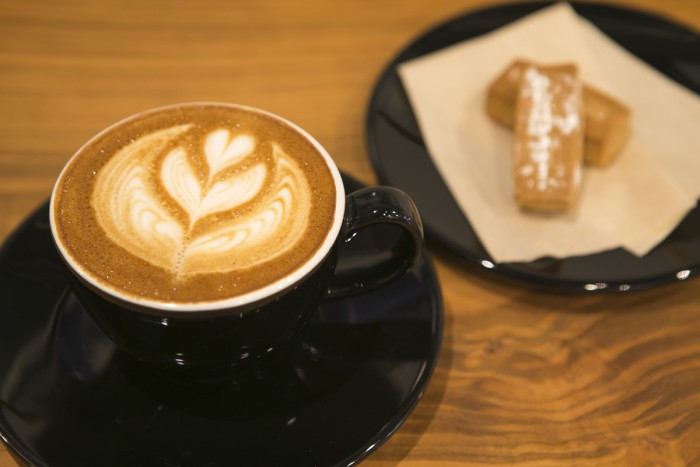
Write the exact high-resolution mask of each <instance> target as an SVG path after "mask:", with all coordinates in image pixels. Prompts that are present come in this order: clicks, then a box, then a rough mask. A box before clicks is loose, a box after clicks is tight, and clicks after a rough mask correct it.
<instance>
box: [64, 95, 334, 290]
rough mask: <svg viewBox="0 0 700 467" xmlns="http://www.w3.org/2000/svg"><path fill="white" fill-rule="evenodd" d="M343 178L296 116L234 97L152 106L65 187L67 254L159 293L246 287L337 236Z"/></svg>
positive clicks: (128, 286) (75, 167)
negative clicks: (291, 119)
mask: <svg viewBox="0 0 700 467" xmlns="http://www.w3.org/2000/svg"><path fill="white" fill-rule="evenodd" d="M336 196H338V195H337V194H336V186H335V182H334V178H333V175H332V173H331V171H330V169H329V167H328V163H327V162H326V159H325V158H324V156H323V155H322V154H321V153H320V151H319V149H318V148H317V147H316V146H315V145H314V144H313V143H312V142H310V141H309V139H308V138H307V137H306V136H304V135H303V134H301V133H300V132H299V131H298V130H297V129H295V128H292V127H291V126H290V125H289V124H287V123H286V122H284V121H282V120H279V119H277V118H274V117H272V116H270V115H268V114H266V113H263V112H259V111H255V110H253V109H247V108H243V107H236V106H227V105H215V104H206V105H181V106H173V107H168V108H163V109H157V110H155V111H150V112H146V113H143V114H140V115H138V116H136V117H132V118H130V119H127V120H125V121H122V122H120V123H118V124H117V125H115V126H112V127H110V128H109V129H108V130H106V131H104V132H102V133H101V134H99V135H98V136H96V137H95V138H93V139H92V140H91V141H89V142H88V143H87V144H86V145H85V146H84V147H82V148H81V149H80V150H79V151H78V153H77V154H76V155H75V156H74V157H73V158H72V159H71V161H70V162H69V163H68V165H67V166H66V168H65V169H64V171H63V173H62V174H61V177H60V178H59V180H58V182H57V186H56V189H55V190H54V199H53V203H52V209H53V213H52V214H53V218H54V221H53V222H54V229H55V232H56V236H57V238H58V241H59V242H60V243H61V244H62V247H63V249H64V255H67V256H69V257H70V259H72V261H73V262H74V263H75V264H77V265H78V266H79V268H80V269H82V273H83V274H84V275H88V276H89V278H90V279H91V280H93V281H94V282H96V283H97V284H100V286H101V287H103V288H106V289H108V290H116V291H118V293H120V294H122V295H125V296H127V297H131V298H133V299H134V300H139V299H147V300H151V301H160V302H164V303H166V302H174V303H196V302H202V301H204V302H207V301H216V300H221V299H227V298H230V297H236V296H240V295H243V294H247V293H249V292H251V291H255V290H257V289H261V288H263V287H266V286H268V285H269V284H272V283H275V282H276V281H279V280H280V279H282V278H284V277H286V276H288V275H289V274H291V273H293V272H294V271H295V270H297V269H298V268H300V267H301V266H302V265H304V264H306V263H307V262H308V261H310V259H311V258H312V257H313V256H314V254H315V253H317V251H318V249H319V248H320V247H321V245H322V244H323V243H324V241H326V238H327V236H328V235H329V232H330V230H331V226H332V224H333V222H334V218H335V216H336Z"/></svg>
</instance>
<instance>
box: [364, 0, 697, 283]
mask: <svg viewBox="0 0 700 467" xmlns="http://www.w3.org/2000/svg"><path fill="white" fill-rule="evenodd" d="M547 5H551V2H537V3H518V4H508V5H502V6H497V7H494V8H487V9H483V10H476V11H472V12H469V13H467V14H465V15H463V16H459V17H457V18H454V19H451V20H449V21H446V22H444V23H442V24H439V25H437V26H436V27H434V28H433V29H431V30H430V31H427V32H425V33H424V34H422V35H420V36H419V37H418V38H416V39H415V40H414V41H412V42H411V43H410V44H408V45H407V46H406V47H405V48H404V49H403V50H402V51H400V52H399V53H398V54H397V55H396V57H395V58H394V59H393V60H392V61H391V63H389V65H388V66H387V68H386V70H385V71H384V72H383V73H382V75H381V76H380V78H379V80H378V82H377V84H376V86H375V88H374V92H373V94H372V98H371V101H370V103H369V108H368V111H367V121H366V125H367V127H366V128H367V130H366V135H367V147H368V152H369V155H370V159H371V161H372V164H373V166H374V169H375V171H376V172H377V175H378V177H379V179H380V180H381V182H382V183H384V184H386V185H392V186H396V187H398V188H401V189H402V190H404V191H406V192H407V193H408V194H409V195H411V197H412V198H413V200H414V201H415V202H416V205H417V206H418V209H419V211H420V212H421V214H422V219H423V225H424V226H425V230H426V234H427V235H428V237H429V239H431V240H433V241H435V242H436V243H437V244H439V245H441V246H443V247H445V248H446V249H447V250H449V251H450V252H451V253H453V254H455V255H456V256H458V257H460V258H462V259H464V260H466V262H467V263H468V264H471V265H475V266H476V267H477V268H479V269H480V270H483V271H486V272H488V273H492V272H495V273H500V274H504V275H506V276H510V277H514V278H517V279H520V280H523V281H526V282H528V283H530V284H536V285H540V286H545V287H547V288H553V289H555V290H567V291H581V292H601V291H605V292H610V291H614V292H626V291H632V290H639V289H643V288H647V287H651V286H657V285H660V284H665V283H669V282H677V281H679V280H685V279H687V278H689V277H691V276H693V275H696V273H697V272H698V269H699V268H700V209H698V207H696V208H695V209H693V210H692V211H691V212H690V213H689V214H688V215H687V217H686V218H685V220H684V221H683V222H682V223H681V224H680V225H679V226H678V227H677V228H676V230H675V231H674V232H673V233H672V234H671V235H670V236H669V237H668V238H667V239H666V240H665V241H664V242H663V243H661V244H660V245H658V246H657V248H655V249H654V250H653V251H652V252H650V253H649V254H647V255H646V256H645V257H643V258H638V257H636V256H634V255H632V254H630V253H628V252H627V251H626V250H623V249H621V248H618V249H614V250H608V251H605V252H602V253H599V254H592V255H586V256H580V257H571V258H564V259H555V258H542V259H540V260H537V261H532V262H521V263H499V264H497V263H496V262H495V261H493V259H492V258H491V257H490V256H489V255H488V253H487V252H486V250H485V249H484V247H483V245H482V244H481V242H480V240H479V238H478V237H477V235H476V233H475V232H474V230H473V229H472V228H471V226H470V224H469V220H468V219H466V217H465V216H464V214H463V213H462V211H461V209H460V208H459V206H458V205H457V203H456V202H455V200H454V198H453V197H452V195H451V193H450V192H449V190H448V188H447V187H446V186H445V183H444V182H443V180H442V178H441V177H440V174H439V173H438V171H437V169H436V168H435V166H434V165H433V162H432V160H431V158H430V156H429V154H428V152H427V150H426V148H425V144H424V142H423V138H422V136H421V134H420V130H419V128H418V124H417V122H416V119H415V116H414V115H413V111H412V110H411V106H410V103H409V101H408V97H407V96H406V93H405V92H404V89H403V86H402V84H401V80H400V78H399V76H398V74H397V72H396V69H397V66H398V64H399V63H401V62H404V61H407V60H410V59H413V58H416V57H419V56H421V55H425V54H428V53H430V52H433V51H436V50H439V49H442V48H444V47H447V46H449V45H452V44H455V43H457V42H461V41H463V40H467V39H471V38H473V37H477V36H479V35H482V34H485V33H487V32H490V31H493V30H495V29H497V28H499V27H501V26H504V25H506V24H508V23H510V22H512V21H515V20H517V19H520V18H522V17H523V16H525V15H527V14H530V13H533V12H535V11H537V10H538V9H541V8H543V7H545V6H547ZM572 5H573V7H574V8H575V9H576V11H577V13H578V14H580V15H581V16H583V17H585V18H587V19H588V20H590V21H592V22H593V23H594V24H595V25H596V26H598V27H599V28H600V29H601V30H602V31H603V32H604V33H605V34H607V35H608V36H610V37H611V38H612V39H614V40H615V41H617V42H618V43H620V44H621V45H622V46H623V47H625V48H626V49H627V50H628V51H630V52H631V53H633V54H635V55H637V56H638V57H639V58H641V59H642V60H644V61H645V62H647V63H648V64H649V65H651V66H653V67H655V68H656V69H658V70H660V71H661V72H662V73H664V74H666V75H667V76H668V77H670V78H671V79H674V80H675V81H677V82H678V83H680V84H682V85H683V86H685V87H687V88H688V89H690V90H692V91H694V92H696V93H700V53H698V50H700V35H698V33H697V32H695V31H692V30H690V29H688V28H686V27H684V26H681V25H678V24H676V23H673V22H671V21H668V20H666V19H663V18H660V17H658V16H655V15H651V14H648V13H644V12H641V11H635V10H630V9H626V8H620V7H614V6H609V5H603V4H589V3H579V2H574V3H572ZM475 66H478V64H475ZM695 149H698V148H695ZM494 277H495V276H494Z"/></svg>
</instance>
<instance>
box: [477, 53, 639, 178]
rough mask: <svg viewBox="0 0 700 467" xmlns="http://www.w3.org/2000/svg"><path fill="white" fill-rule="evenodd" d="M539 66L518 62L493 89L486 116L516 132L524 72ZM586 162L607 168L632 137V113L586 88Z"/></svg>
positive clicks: (606, 96)
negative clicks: (517, 109)
mask: <svg viewBox="0 0 700 467" xmlns="http://www.w3.org/2000/svg"><path fill="white" fill-rule="evenodd" d="M530 66H537V64H535V63H533V62H530V61H527V60H515V61H514V62H513V63H511V64H510V66H508V67H507V68H506V69H505V70H504V71H503V72H502V73H501V74H500V75H499V76H498V77H497V78H496V79H495V80H494V81H493V83H491V85H490V86H489V90H488V94H487V98H486V113H487V114H488V115H489V116H490V117H491V118H493V119H494V120H495V121H497V122H499V123H501V124H503V125H505V126H507V127H509V128H513V123H514V115H515V101H516V99H517V96H518V89H519V87H520V81H521V79H522V75H523V72H524V70H525V69H526V68H527V67H530ZM583 108H584V114H585V120H586V123H585V125H584V127H585V132H584V162H585V163H586V164H590V165H594V166H599V167H603V166H606V165H608V164H609V163H610V162H612V160H613V159H614V158H615V156H616V155H617V154H618V153H619V152H620V149H621V148H622V146H624V144H625V142H626V141H627V139H628V138H629V134H630V120H631V112H630V109H629V108H628V107H627V106H626V105H624V104H623V103H622V102H620V101H619V100H617V99H615V98H614V97H612V96H610V95H607V94H605V93H603V92H602V91H600V90H597V89H595V88H593V87H591V86H590V85H587V84H585V83H584V85H583Z"/></svg>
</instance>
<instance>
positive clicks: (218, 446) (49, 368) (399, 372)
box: [0, 178, 442, 467]
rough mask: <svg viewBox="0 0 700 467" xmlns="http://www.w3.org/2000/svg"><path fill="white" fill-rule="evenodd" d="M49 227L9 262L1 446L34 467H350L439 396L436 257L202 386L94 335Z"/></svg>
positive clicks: (13, 250) (0, 263) (5, 254)
mask: <svg viewBox="0 0 700 467" xmlns="http://www.w3.org/2000/svg"><path fill="white" fill-rule="evenodd" d="M345 183H346V186H347V187H348V188H349V189H350V190H353V189H355V188H358V184H357V182H354V181H353V180H350V179H348V178H346V179H345ZM47 216H48V207H47V206H46V205H44V206H42V207H41V208H40V209H39V210H38V211H37V212H36V213H35V214H33V215H32V216H31V217H30V218H29V219H28V220H27V221H26V222H25V223H24V224H23V225H22V226H21V227H20V228H19V229H18V230H17V231H16V232H15V233H14V234H13V236H12V237H11V238H10V239H9V240H8V241H7V242H6V243H5V245H4V246H3V249H2V250H1V251H0V438H1V439H2V440H3V441H4V442H5V444H6V445H7V446H8V447H9V448H10V449H11V450H12V451H13V453H14V454H15V455H17V456H18V457H19V458H21V459H23V460H24V461H27V462H29V463H31V464H33V465H40V466H44V465H51V466H71V467H74V466H90V467H93V466H96V465H99V466H112V465H114V466H125V465H129V466H140V465H144V466H153V465H165V466H168V465H171V466H175V465H177V466H229V465H246V466H248V465H305V466H323V465H349V464H352V463H355V462H357V461H358V460H360V459H362V458H364V457H365V456H366V455H368V454H369V453H370V452H371V451H373V450H374V449H376V448H377V446H379V445H380V444H381V443H382V442H383V441H385V440H386V439H387V438H388V437H389V436H390V435H391V434H392V433H393V432H394V431H395V430H396V429H397V428H398V427H399V426H400V425H401V424H402V423H403V421H404V420H405V419H406V417H407V416H408V415H409V413H410V412H411V410H412V408H413V407H414V405H415V404H416V402H417V401H418V399H419V398H420V397H421V395H422V394H423V391H424V390H425V388H426V386H427V384H428V380H429V378H430V375H431V374H432V371H433V368H434V367H435V364H436V360H437V356H438V351H439V347H440V339H441V333H442V301H441V297H440V292H439V287H438V283H437V279H436V276H435V274H434V271H433V268H432V266H431V264H430V260H429V259H428V258H427V256H424V257H423V259H422V260H421V261H420V262H419V264H417V265H416V267H415V268H414V269H413V270H412V271H411V272H410V273H409V274H407V275H406V276H405V277H403V278H401V279H399V280H397V281H396V282H394V283H392V284H390V285H388V286H386V287H384V288H381V289H377V290H374V291H372V292H368V293H365V294H362V295H357V296H354V297H350V298H344V299H342V300H340V299H339V300H334V301H326V302H324V303H323V304H322V306H321V307H320V308H319V310H318V312H317V313H316V315H315V316H314V318H313V320H312V322H311V323H310V324H309V326H308V328H307V329H306V331H305V332H304V334H303V335H302V336H300V338H299V339H298V340H297V341H295V342H294V343H293V344H292V345H291V346H290V348H289V349H286V351H285V352H283V353H280V354H278V355H276V356H275V357H274V358H273V359H271V360H270V361H269V362H268V363H267V364H266V365H265V366H263V367H262V368H260V369H259V370H257V371H256V372H254V373H250V374H247V375H245V376H244V377H241V378H240V379H238V380H236V381H235V382H226V383H216V384H214V383H209V384H193V383H187V382H184V381H179V380H175V379H173V378H172V377H169V376H168V375H165V374H160V373H157V372H154V371H153V370H149V369H146V368H144V367H142V366H141V364H139V363H137V362H136V361H135V360H133V359H131V358H130V357H127V356H125V355H123V354H121V353H120V352H119V351H117V350H116V349H115V348H114V346H113V344H112V343H111V341H109V340H108V339H107V338H106V337H105V336H104V335H103V334H102V333H101V332H100V331H99V330H98V329H97V328H96V327H95V326H94V325H93V323H92V321H91V320H90V318H89V317H88V316H87V315H86V314H85V313H84V311H83V309H82V308H81V306H80V305H79V304H78V303H77V302H76V300H75V298H74V297H73V295H72V293H71V292H70V290H69V289H68V287H67V283H66V278H65V274H66V272H65V270H64V268H63V265H62V264H61V262H60V260H59V258H58V257H57V255H56V252H55V250H54V247H53V243H52V240H51V234H50V231H49V226H48V220H47V219H48V217H47Z"/></svg>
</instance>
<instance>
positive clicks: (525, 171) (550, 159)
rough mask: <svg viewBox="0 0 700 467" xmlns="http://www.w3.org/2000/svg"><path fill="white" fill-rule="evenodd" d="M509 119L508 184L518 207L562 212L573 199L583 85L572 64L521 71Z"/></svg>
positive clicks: (580, 159)
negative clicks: (510, 155) (511, 143)
mask: <svg viewBox="0 0 700 467" xmlns="http://www.w3.org/2000/svg"><path fill="white" fill-rule="evenodd" d="M518 89H519V90H518V95H517V99H516V103H515V115H514V118H513V125H514V132H515V135H514V136H515V138H514V140H515V142H514V148H513V181H514V188H515V199H516V202H517V203H518V205H519V206H520V207H521V208H523V209H528V210H536V211H545V212H562V211H566V210H569V209H570V208H571V207H572V206H573V205H574V204H575V203H576V200H577V199H578V193H579V188H580V184H581V183H580V181H581V165H582V163H583V128H584V119H583V117H584V113H583V106H582V94H583V92H582V85H581V80H580V78H579V74H578V68H577V67H576V65H561V66H551V67H541V66H534V65H529V66H527V67H525V68H524V69H523V70H522V76H521V79H520V86H519V88H518Z"/></svg>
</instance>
